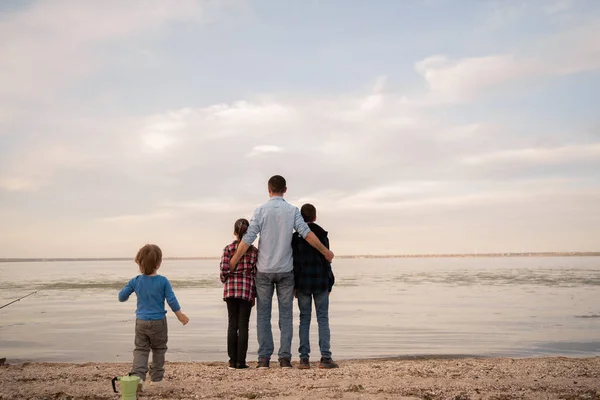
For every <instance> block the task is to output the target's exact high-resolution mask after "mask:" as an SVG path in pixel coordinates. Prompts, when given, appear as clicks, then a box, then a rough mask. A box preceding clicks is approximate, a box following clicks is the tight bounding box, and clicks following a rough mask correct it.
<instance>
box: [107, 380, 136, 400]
mask: <svg viewBox="0 0 600 400" xmlns="http://www.w3.org/2000/svg"><path fill="white" fill-rule="evenodd" d="M117 381H119V383H120V384H121V399H122V400H136V398H137V397H136V393H137V389H138V384H139V383H140V381H141V379H140V377H139V376H133V375H131V376H115V377H114V378H113V380H112V387H113V390H114V391H115V393H119V392H117V386H116V384H115V383H116V382H117Z"/></svg>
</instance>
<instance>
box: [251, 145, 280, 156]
mask: <svg viewBox="0 0 600 400" xmlns="http://www.w3.org/2000/svg"><path fill="white" fill-rule="evenodd" d="M281 151H283V149H282V148H281V147H277V146H273V145H261V146H254V147H253V148H252V151H251V152H250V153H248V154H247V155H246V156H247V157H256V156H258V155H261V154H268V153H280V152H281Z"/></svg>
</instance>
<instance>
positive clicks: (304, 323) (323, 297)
mask: <svg viewBox="0 0 600 400" xmlns="http://www.w3.org/2000/svg"><path fill="white" fill-rule="evenodd" d="M300 212H301V214H302V218H304V221H305V222H306V223H307V224H308V227H309V228H310V230H311V231H312V232H313V233H314V234H315V235H316V236H317V237H318V238H319V240H320V241H321V243H323V245H324V246H325V247H327V248H329V239H328V237H327V231H325V230H324V229H323V228H321V227H320V226H319V225H317V224H315V221H316V219H317V210H316V208H315V207H314V206H313V205H312V204H305V205H303V206H302V208H301V209H300ZM292 252H293V256H294V280H295V285H294V288H295V292H296V297H297V298H298V308H299V309H300V347H299V348H298V351H299V352H300V366H299V368H300V369H308V368H310V363H309V355H310V342H309V333H310V318H311V314H312V302H313V300H314V303H315V309H316V313H317V323H318V324H319V348H320V350H321V362H320V363H319V368H337V367H338V365H337V364H336V363H335V362H334V361H333V360H332V359H331V351H330V331H329V293H330V292H331V289H332V288H333V284H334V282H335V278H334V276H333V271H332V270H331V263H329V262H328V261H327V260H326V259H325V257H323V255H322V254H321V253H319V251H318V250H316V249H315V248H314V247H312V246H311V245H310V244H308V242H306V240H304V239H303V238H302V236H300V235H299V234H298V233H295V234H294V236H293V237H292Z"/></svg>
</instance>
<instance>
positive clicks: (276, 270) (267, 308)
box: [229, 175, 334, 368]
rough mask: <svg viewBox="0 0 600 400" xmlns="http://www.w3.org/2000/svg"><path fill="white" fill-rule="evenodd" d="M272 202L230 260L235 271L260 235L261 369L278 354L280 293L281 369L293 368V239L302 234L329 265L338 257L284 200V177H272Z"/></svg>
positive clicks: (261, 210) (255, 217)
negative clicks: (275, 321) (275, 313)
mask: <svg viewBox="0 0 600 400" xmlns="http://www.w3.org/2000/svg"><path fill="white" fill-rule="evenodd" d="M268 189H269V197H270V199H269V201H268V202H267V203H265V204H263V205H262V206H260V207H258V208H257V209H256V210H255V211H254V215H253V217H252V220H251V221H250V226H249V227H248V231H247V232H246V234H245V235H244V237H243V238H242V241H241V242H240V244H239V246H238V248H237V251H236V253H235V254H234V256H233V257H232V258H231V260H230V263H229V264H230V265H231V267H232V268H234V267H235V266H236V265H237V263H238V262H239V260H240V258H241V257H242V256H243V255H244V253H246V251H247V250H248V248H249V247H250V246H251V245H252V243H254V241H255V240H256V237H257V236H258V234H260V241H259V243H258V261H257V264H256V267H257V269H258V272H257V274H256V320H257V331H258V332H257V336H258V368H269V362H270V359H271V355H272V354H273V351H274V347H275V346H274V344H273V332H272V330H271V310H272V301H273V292H274V291H275V290H277V301H278V303H279V329H280V334H281V338H280V347H279V352H278V356H279V365H280V366H281V367H283V368H291V367H292V364H291V359H292V353H291V348H292V336H293V304H294V264H293V261H292V245H291V243H292V235H293V233H294V231H296V232H298V234H300V236H302V237H303V238H304V239H306V241H307V242H308V243H309V244H310V245H311V246H313V247H314V248H315V249H317V250H318V251H319V252H320V253H321V254H323V256H324V257H325V258H326V259H327V261H329V262H331V260H333V257H334V254H333V252H331V250H329V249H328V248H327V247H325V246H324V245H323V243H321V241H320V240H319V239H318V238H317V236H316V235H315V234H314V233H312V232H311V231H310V228H309V227H308V225H307V224H306V222H304V219H303V218H302V215H301V214H300V210H298V208H297V207H294V206H292V205H291V204H289V203H288V202H286V201H285V200H284V199H283V195H284V194H285V192H286V191H287V186H286V181H285V179H284V178H283V177H282V176H280V175H275V176H272V177H271V179H269V183H268Z"/></svg>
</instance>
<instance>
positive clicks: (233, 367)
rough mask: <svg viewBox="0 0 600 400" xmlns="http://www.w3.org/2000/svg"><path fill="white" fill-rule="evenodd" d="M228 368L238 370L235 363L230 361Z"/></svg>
mask: <svg viewBox="0 0 600 400" xmlns="http://www.w3.org/2000/svg"><path fill="white" fill-rule="evenodd" d="M227 368H229V369H236V366H235V361H229V367H227Z"/></svg>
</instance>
